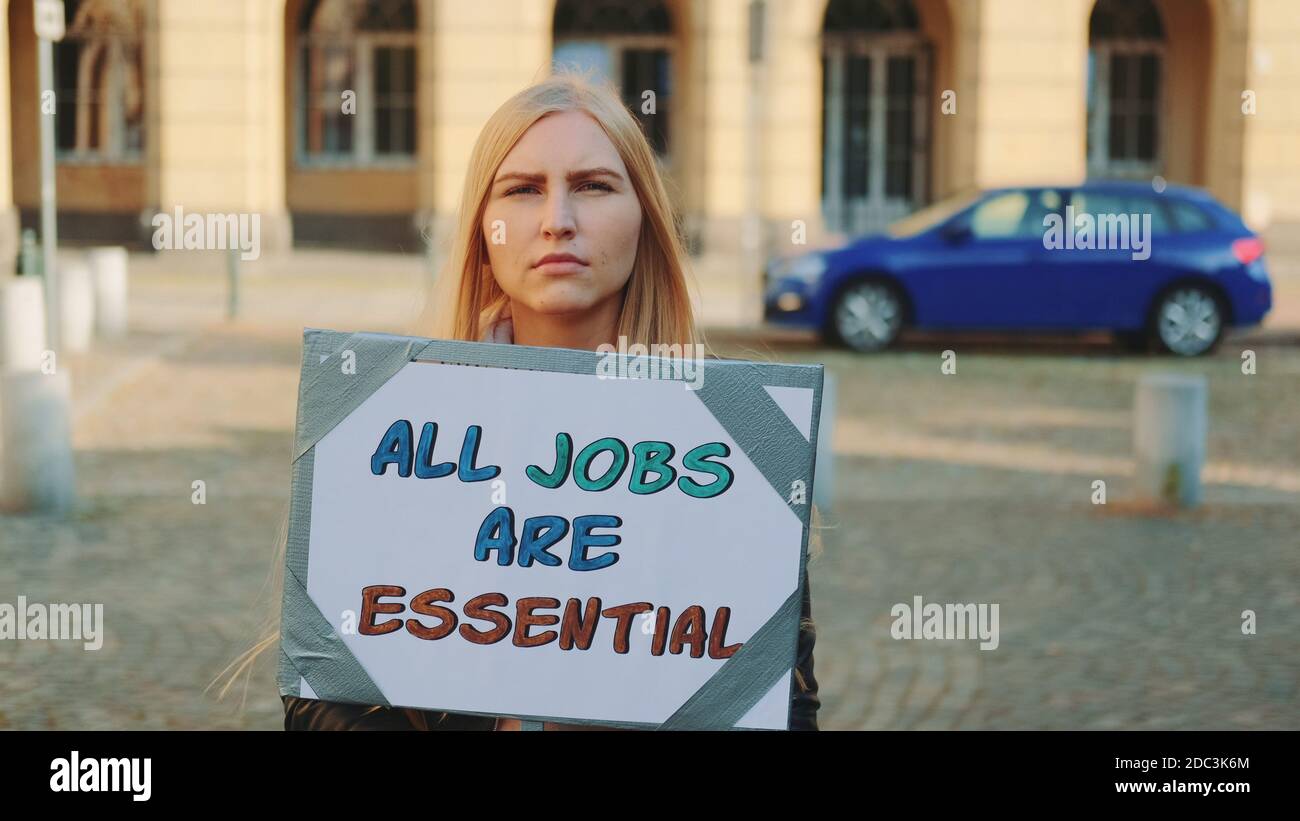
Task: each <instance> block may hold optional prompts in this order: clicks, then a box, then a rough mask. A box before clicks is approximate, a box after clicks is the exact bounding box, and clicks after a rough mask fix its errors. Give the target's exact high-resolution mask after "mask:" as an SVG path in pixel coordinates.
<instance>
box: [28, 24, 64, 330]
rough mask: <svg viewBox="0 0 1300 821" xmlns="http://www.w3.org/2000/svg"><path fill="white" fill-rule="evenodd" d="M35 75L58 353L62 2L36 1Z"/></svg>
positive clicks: (48, 281) (44, 231)
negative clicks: (57, 108) (57, 51)
mask: <svg viewBox="0 0 1300 821" xmlns="http://www.w3.org/2000/svg"><path fill="white" fill-rule="evenodd" d="M34 11H35V14H34V15H33V19H34V20H35V23H36V74H37V78H38V82H39V84H40V91H41V116H40V123H41V126H40V128H41V256H42V260H41V261H42V262H43V263H44V265H43V269H44V276H45V316H46V323H45V333H46V343H47V344H48V345H49V348H50V350H52V351H54V352H55V354H56V355H57V353H58V350H59V339H60V337H59V319H60V317H59V306H60V303H59V268H58V265H57V261H56V260H55V258H54V255H55V249H56V248H57V246H58V234H57V228H56V225H55V200H54V117H55V116H56V115H55V112H54V110H53V109H51V110H50V111H49V112H47V111H46V106H49V105H52V104H53V101H54V93H55V92H54V43H55V42H56V41H58V40H62V39H63V34H64V25H63V0H35V8H34Z"/></svg>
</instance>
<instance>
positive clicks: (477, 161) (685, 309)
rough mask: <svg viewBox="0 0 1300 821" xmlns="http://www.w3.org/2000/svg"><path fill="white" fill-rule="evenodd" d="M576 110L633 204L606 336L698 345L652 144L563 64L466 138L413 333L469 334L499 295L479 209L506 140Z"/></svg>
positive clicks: (612, 98)
mask: <svg viewBox="0 0 1300 821" xmlns="http://www.w3.org/2000/svg"><path fill="white" fill-rule="evenodd" d="M565 111H581V112H583V113H585V114H587V115H588V116H590V117H591V118H592V119H593V120H595V121H596V124H597V125H599V126H600V128H601V130H603V131H604V132H605V135H606V136H608V137H609V140H610V142H612V143H613V144H614V148H615V149H616V150H617V151H618V154H619V156H620V157H621V158H622V160H623V164H624V165H625V166H627V171H628V175H629V176H630V177H631V183H632V187H633V189H634V190H635V191H636V195H637V199H638V200H639V201H640V203H641V213H642V218H641V233H640V236H639V238H638V241H637V252H636V260H635V261H634V262H633V265H632V273H631V276H630V277H629V278H628V282H627V285H626V287H625V289H624V292H623V306H622V310H621V311H620V313H619V317H618V325H617V330H616V334H618V335H619V336H623V337H626V339H627V344H629V345H630V344H633V343H638V342H639V343H641V344H643V345H651V344H654V343H660V344H665V345H672V344H681V345H688V344H695V343H697V342H699V343H701V344H702V343H703V339H702V337H701V335H700V332H699V330H698V329H697V328H696V325H695V318H694V315H693V311H692V308H691V299H690V293H689V290H688V287H689V285H688V272H689V270H690V269H689V263H688V259H689V258H688V256H687V253H686V248H685V244H684V243H683V241H682V237H681V230H680V223H679V222H678V220H677V218H676V216H675V215H674V212H673V209H672V205H671V202H670V200H669V197H668V192H667V189H666V188H665V186H664V182H663V178H662V176H661V175H660V173H659V168H658V165H657V164H656V160H655V155H654V151H653V149H651V147H650V143H649V141H648V140H647V139H646V137H645V134H644V133H643V132H642V130H641V127H640V125H638V123H637V121H636V118H634V117H633V116H632V114H631V112H629V111H628V110H627V108H626V107H625V106H624V105H623V103H622V101H621V100H620V99H619V97H618V94H617V93H616V92H615V91H614V90H613V88H612V87H611V86H609V84H608V83H597V82H595V81H593V80H591V79H590V78H589V77H588V76H586V75H583V74H579V73H576V72H572V71H563V72H560V73H557V74H553V75H551V76H550V77H548V78H546V79H545V80H543V81H542V82H539V83H537V84H535V85H532V86H529V87H528V88H525V89H524V90H523V91H520V92H519V93H517V94H515V95H514V96H513V97H511V98H510V99H508V100H506V101H505V103H503V104H502V105H501V107H500V108H498V109H497V110H496V112H495V113H494V114H493V115H492V116H491V118H489V119H488V121H487V123H486V124H485V125H484V126H483V130H482V131H481V132H480V133H479V137H478V140H477V141H476V142H475V143H474V150H473V152H472V153H471V154H470V160H469V168H468V169H467V170H466V173H465V185H464V188H463V190H462V193H461V201H460V212H459V219H458V220H457V222H456V230H455V233H454V234H453V235H452V237H451V240H452V242H451V251H450V255H449V257H448V261H447V264H446V266H445V267H444V268H443V270H442V272H441V274H440V275H439V277H438V281H437V283H436V284H435V286H434V288H433V291H432V293H431V294H430V297H431V298H430V301H429V303H428V304H427V305H426V309H425V313H424V315H423V316H422V317H421V319H420V326H419V331H420V332H422V334H423V335H427V336H432V337H436V338H440V339H459V340H467V341H477V340H479V339H481V338H482V337H483V332H484V330H485V329H486V328H487V327H488V326H489V325H490V324H491V323H492V322H493V321H495V320H496V319H497V318H498V317H500V316H501V315H502V313H503V311H504V310H505V308H506V306H507V305H508V303H509V299H508V297H507V296H506V294H505V292H504V291H502V290H501V286H500V285H498V284H497V282H496V279H495V278H494V277H493V276H492V274H491V271H490V270H489V269H488V267H487V265H488V254H487V240H486V237H484V236H483V230H482V222H483V212H484V210H485V209H486V207H487V199H488V194H489V192H490V191H491V188H492V180H493V178H494V177H495V176H496V173H497V170H498V169H499V168H500V167H501V163H502V162H503V161H504V160H505V158H506V155H507V154H509V153H510V150H511V149H512V148H514V146H515V143H517V142H518V141H519V138H520V137H522V136H523V135H524V132H526V131H527V130H528V129H529V128H531V127H532V126H533V124H534V123H536V122H537V121H538V120H540V119H542V118H543V117H545V116H547V115H549V114H556V113H559V112H565Z"/></svg>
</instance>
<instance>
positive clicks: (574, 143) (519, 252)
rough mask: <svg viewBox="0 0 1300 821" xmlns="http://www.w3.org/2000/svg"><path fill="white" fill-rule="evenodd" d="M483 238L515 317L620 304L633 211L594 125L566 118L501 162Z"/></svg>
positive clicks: (540, 125)
mask: <svg viewBox="0 0 1300 821" xmlns="http://www.w3.org/2000/svg"><path fill="white" fill-rule="evenodd" d="M482 228H483V237H484V239H485V240H486V243H487V249H488V261H489V263H490V265H491V266H492V273H493V275H494V276H495V277H496V280H497V283H498V284H500V286H501V290H503V291H505V292H506V295H507V296H509V297H510V300H511V303H512V309H513V311H514V313H515V314H516V316H517V315H518V314H519V313H520V312H521V311H532V312H535V313H538V314H547V315H565V314H577V315H585V314H589V313H590V312H594V311H596V310H598V309H600V308H602V307H607V306H608V304H609V303H610V301H612V300H618V299H621V294H622V291H623V286H624V285H626V284H627V281H628V277H630V276H631V274H632V263H633V261H634V260H635V259H636V250H637V237H638V236H639V234H640V231H641V203H640V202H639V201H638V200H637V196H636V192H635V191H634V190H633V188H632V183H631V180H630V179H629V178H628V173H627V168H626V167H624V165H623V160H622V159H621V158H620V157H619V154H618V150H617V149H615V148H614V144H613V143H612V142H610V140H609V138H608V137H607V136H605V132H604V131H602V130H601V128H600V126H599V125H597V124H596V121H595V120H593V119H592V118H591V117H590V116H588V115H587V114H585V113H583V112H580V111H565V112H560V113H556V114H550V115H547V116H545V117H543V118H542V119H540V120H538V121H537V122H535V123H533V125H532V127H531V128H529V129H528V130H527V131H526V132H524V135H523V136H522V137H521V138H520V139H519V142H518V143H516V144H515V146H514V148H512V149H511V150H510V153H509V154H507V155H506V158H505V160H504V161H502V163H501V167H500V169H499V170H498V171H497V175H496V178H495V179H494V180H493V182H492V187H491V190H490V191H489V193H488V201H487V207H486V209H485V211H484V213H483V226H482Z"/></svg>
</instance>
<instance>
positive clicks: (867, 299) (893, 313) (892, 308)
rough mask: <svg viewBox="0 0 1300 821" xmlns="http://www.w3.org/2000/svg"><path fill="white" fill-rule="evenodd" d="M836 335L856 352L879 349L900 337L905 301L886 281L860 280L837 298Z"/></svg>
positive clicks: (834, 322)
mask: <svg viewBox="0 0 1300 821" xmlns="http://www.w3.org/2000/svg"><path fill="white" fill-rule="evenodd" d="M832 323H833V328H834V331H835V336H836V338H838V339H839V340H840V341H841V342H843V343H844V344H845V345H848V346H849V347H850V348H852V349H853V350H855V351H878V350H881V349H883V348H887V347H889V346H890V345H892V344H893V343H894V341H895V340H896V339H898V334H899V332H900V331H902V329H903V302H902V299H900V297H899V295H898V291H897V290H896V289H895V288H892V287H890V286H889V285H886V284H884V283H883V282H857V283H854V284H853V285H850V286H849V287H847V288H845V289H844V291H842V292H841V293H840V295H839V298H838V299H836V300H835V310H834V313H833V314H832Z"/></svg>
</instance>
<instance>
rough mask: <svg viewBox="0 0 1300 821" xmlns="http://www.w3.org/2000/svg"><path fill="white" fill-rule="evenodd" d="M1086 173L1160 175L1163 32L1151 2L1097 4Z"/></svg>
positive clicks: (1091, 35) (1100, 0) (1103, 0)
mask: <svg viewBox="0 0 1300 821" xmlns="http://www.w3.org/2000/svg"><path fill="white" fill-rule="evenodd" d="M1088 41H1089V49H1088V172H1089V174H1091V175H1093V176H1100V177H1138V178H1144V177H1150V176H1152V175H1153V174H1156V173H1158V172H1159V171H1160V168H1161V152H1160V107H1161V91H1160V88H1161V84H1162V80H1161V73H1162V63H1163V60H1164V43H1165V30H1164V26H1163V24H1162V23H1161V20H1160V13H1159V11H1157V10H1156V7H1155V5H1154V4H1153V3H1152V2H1151V0H1097V5H1096V6H1095V7H1094V8H1093V10H1092V17H1091V19H1090V21H1089V24H1088Z"/></svg>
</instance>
